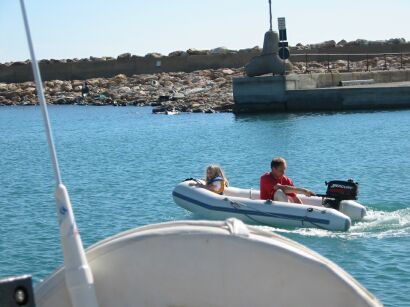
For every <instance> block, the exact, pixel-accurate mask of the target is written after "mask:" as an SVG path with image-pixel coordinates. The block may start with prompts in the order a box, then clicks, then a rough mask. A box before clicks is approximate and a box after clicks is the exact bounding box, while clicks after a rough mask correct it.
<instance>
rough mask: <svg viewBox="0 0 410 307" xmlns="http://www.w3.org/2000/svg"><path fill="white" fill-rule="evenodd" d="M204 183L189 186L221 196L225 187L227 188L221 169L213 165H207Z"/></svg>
mask: <svg viewBox="0 0 410 307" xmlns="http://www.w3.org/2000/svg"><path fill="white" fill-rule="evenodd" d="M205 182H206V183H205V184H202V183H191V184H190V185H196V186H198V187H200V188H204V189H207V190H209V191H212V192H215V193H218V194H221V195H222V194H223V192H224V190H225V187H227V186H228V184H229V182H228V179H226V177H225V174H224V171H223V170H222V168H221V167H219V166H218V165H213V164H212V165H209V166H208V167H207V168H206V174H205Z"/></svg>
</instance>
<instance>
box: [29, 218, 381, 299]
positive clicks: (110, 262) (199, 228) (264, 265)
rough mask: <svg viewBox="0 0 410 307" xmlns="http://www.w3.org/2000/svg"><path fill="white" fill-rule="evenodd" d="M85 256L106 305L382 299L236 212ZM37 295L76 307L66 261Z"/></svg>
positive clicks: (149, 231)
mask: <svg viewBox="0 0 410 307" xmlns="http://www.w3.org/2000/svg"><path fill="white" fill-rule="evenodd" d="M87 258H88V262H89V265H90V267H91V269H92V272H93V275H94V281H95V290H96V294H97V299H98V304H99V306H100V307H112V306H164V307H165V306H214V307H229V306H235V307H240V306H243V307H249V306H255V307H256V306H282V307H283V306H306V307H309V306H312V307H313V306H314V307H329V306H356V307H362V306H367V307H368V306H382V305H381V304H380V303H379V302H378V300H377V299H376V298H375V297H374V296H373V295H372V294H370V293H369V292H368V291H367V290H366V289H365V288H363V287H362V286H361V285H360V284H359V283H358V282H357V281H356V280H355V279H354V278H353V277H351V276H350V275H349V274H348V273H346V272H345V271H343V270H342V269H341V268H340V267H338V266H337V265H336V264H334V263H332V262H331V261H329V260H327V259H326V258H324V257H322V256H320V255H319V254H317V253H315V252H313V251H312V250H310V249H308V248H306V247H304V246H303V245H300V244H298V243H296V242H294V241H291V240H289V239H286V238H284V237H282V236H280V235H277V234H274V233H269V232H265V231H261V230H259V229H257V228H254V227H251V226H245V225H244V224H243V223H242V222H241V221H239V220H236V219H230V220H227V221H223V222H208V221H180V222H170V223H164V224H158V225H151V226H146V227H141V228H139V229H133V230H130V231H128V232H124V233H122V234H119V235H116V236H114V237H111V238H108V239H106V240H104V241H102V242H100V243H98V244H96V245H94V246H92V247H91V248H90V249H89V250H88V251H87ZM35 296H36V303H37V306H39V307H55V306H59V307H71V303H70V299H69V295H68V292H67V289H66V283H65V278H64V269H63V268H61V269H59V270H57V271H56V272H55V273H54V274H53V275H51V276H50V277H49V278H48V279H46V280H45V281H43V282H42V283H41V284H39V285H38V286H37V287H36V289H35Z"/></svg>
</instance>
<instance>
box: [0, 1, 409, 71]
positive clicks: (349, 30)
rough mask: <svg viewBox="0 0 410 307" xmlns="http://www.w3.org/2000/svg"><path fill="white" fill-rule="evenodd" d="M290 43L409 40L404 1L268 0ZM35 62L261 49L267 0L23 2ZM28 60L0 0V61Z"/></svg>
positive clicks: (14, 6)
mask: <svg viewBox="0 0 410 307" xmlns="http://www.w3.org/2000/svg"><path fill="white" fill-rule="evenodd" d="M272 5H273V10H272V15H273V18H274V20H273V22H274V28H275V29H276V27H277V20H276V18H277V17H281V16H285V17H286V20H287V29H288V39H289V42H290V44H291V45H295V44H296V43H298V42H301V43H304V44H305V43H318V42H321V41H325V40H330V39H334V40H336V41H339V40H341V39H346V40H355V39H357V38H364V39H371V40H376V39H388V38H396V37H403V38H405V39H406V40H410V18H409V12H410V1H409V0H391V1H387V0H385V1H381V0H342V1H332V0H311V1H309V0H293V1H289V0H288V1H285V0H283V1H276V0H272ZM26 7H27V10H28V15H29V21H30V24H31V28H32V35H33V40H34V44H35V48H36V52H37V58H38V59H51V58H54V59H62V58H74V57H78V58H81V57H89V56H91V55H92V56H114V57H115V56H117V55H119V54H121V53H124V52H131V53H132V54H137V55H145V54H146V53H148V52H160V53H163V54H168V53H169V52H171V51H175V50H186V49H188V48H196V49H212V48H215V47H219V46H226V47H228V48H230V49H241V48H249V47H253V46H256V45H259V46H262V41H263V35H264V32H265V31H266V30H268V28H269V13H268V7H269V6H268V0H253V1H252V0H203V1H198V0H173V1H171V0H168V1H166V0H157V1H152V0H151V1H149V0H145V1H142V0H115V1H114V0H110V1H107V0H99V1H97V0H81V1H80V0H66V1H63V0H26ZM28 58H29V53H28V49H27V44H26V39H25V33H24V29H23V21H22V17H21V12H20V8H19V1H18V0H0V63H3V62H8V61H18V60H25V59H28Z"/></svg>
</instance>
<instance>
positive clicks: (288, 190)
mask: <svg viewBox="0 0 410 307" xmlns="http://www.w3.org/2000/svg"><path fill="white" fill-rule="evenodd" d="M273 188H274V189H275V191H276V190H279V189H280V190H282V191H283V192H285V193H287V194H288V193H299V194H304V195H306V196H314V195H316V194H315V193H313V192H312V191H310V190H308V189H305V188H298V187H294V186H291V185H283V184H277V185H275V186H274V187H273Z"/></svg>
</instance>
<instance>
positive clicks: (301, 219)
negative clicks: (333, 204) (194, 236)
mask: <svg viewBox="0 0 410 307" xmlns="http://www.w3.org/2000/svg"><path fill="white" fill-rule="evenodd" d="M190 182H193V181H185V182H182V183H180V184H178V185H177V186H176V187H175V189H174V191H173V193H172V195H173V198H174V201H175V203H177V204H178V205H179V206H181V207H182V208H185V209H187V210H189V211H191V212H193V213H195V214H198V215H200V216H203V217H205V218H210V219H226V218H229V217H235V218H238V219H241V220H242V221H244V222H246V223H251V224H258V225H268V226H275V227H276V226H277V227H314V228H321V229H327V230H339V231H347V230H348V229H349V228H350V225H351V218H350V217H349V216H348V215H346V214H345V212H347V211H349V213H351V214H352V216H353V217H354V219H355V218H356V217H359V216H360V218H362V215H363V214H364V213H365V211H362V208H360V207H362V206H361V205H360V204H357V203H356V202H353V201H343V210H344V212H343V213H342V212H340V211H337V210H335V209H332V208H325V207H323V206H322V205H321V203H322V201H321V198H320V197H310V198H309V197H304V196H301V198H302V201H304V202H305V203H306V205H300V204H295V203H286V202H277V201H270V200H267V201H266V200H260V199H259V195H260V194H259V191H258V190H252V189H239V188H234V187H229V188H226V189H225V191H224V195H219V194H216V193H213V192H210V191H208V190H206V189H203V188H198V187H195V186H190V185H189V183H190ZM341 207H342V205H341ZM356 211H359V212H356Z"/></svg>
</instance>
